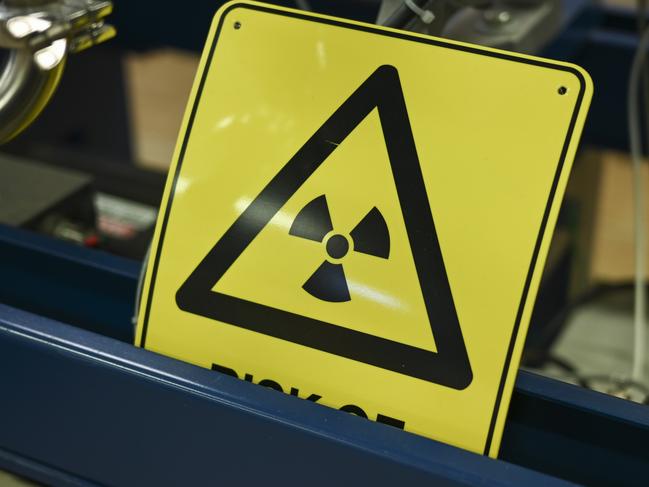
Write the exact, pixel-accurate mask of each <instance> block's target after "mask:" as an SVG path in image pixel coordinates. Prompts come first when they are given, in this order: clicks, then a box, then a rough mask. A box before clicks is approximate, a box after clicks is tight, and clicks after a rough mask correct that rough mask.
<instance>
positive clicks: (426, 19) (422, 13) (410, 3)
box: [403, 0, 435, 24]
mask: <svg viewBox="0 0 649 487" xmlns="http://www.w3.org/2000/svg"><path fill="white" fill-rule="evenodd" d="M403 3H405V4H406V7H408V8H409V9H410V10H412V11H413V12H414V13H415V15H417V16H418V17H419V18H420V19H421V21H422V22H423V23H424V24H430V23H431V22H432V21H433V20H435V14H434V13H433V12H431V11H430V10H428V9H426V10H425V9H423V8H421V7H420V6H419V5H417V4H416V3H415V2H414V0H403Z"/></svg>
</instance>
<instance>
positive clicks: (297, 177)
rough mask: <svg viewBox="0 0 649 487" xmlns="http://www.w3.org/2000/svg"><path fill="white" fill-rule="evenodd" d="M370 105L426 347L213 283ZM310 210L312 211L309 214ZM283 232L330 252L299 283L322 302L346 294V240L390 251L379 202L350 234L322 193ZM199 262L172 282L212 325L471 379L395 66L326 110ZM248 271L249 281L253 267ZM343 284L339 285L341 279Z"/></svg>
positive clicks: (431, 374) (360, 247)
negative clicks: (422, 313) (421, 307)
mask: <svg viewBox="0 0 649 487" xmlns="http://www.w3.org/2000/svg"><path fill="white" fill-rule="evenodd" d="M375 109H376V110H377V111H378V115H379V118H380V121H381V129H382V131H383V138H384V140H385V146H386V149H387V153H388V157H389V160H390V169H391V171H392V176H393V179H394V184H395V187H396V190H397V195H398V198H399V205H400V207H401V212H402V217H403V223H404V224H405V228H406V231H407V235H408V242H409V244H410V251H411V254H412V257H413V260H414V264H415V268H416V272H417V278H418V281H419V282H418V284H419V288H420V290H421V296H422V297H423V300H424V304H425V306H426V312H427V317H428V320H427V323H426V322H421V323H417V324H416V325H417V326H423V327H426V328H427V329H428V330H429V332H430V334H431V335H432V337H433V338H434V341H435V346H436V351H434V352H433V351H431V350H428V349H425V348H420V347H417V346H413V345H409V344H406V343H401V342H397V341H394V340H390V339H387V338H383V337H381V336H378V335H373V334H371V333H365V332H361V331H358V330H355V329H353V328H350V327H347V326H342V325H341V324H339V323H331V322H327V321H326V320H325V319H324V318H323V317H320V319H319V318H318V317H317V316H310V315H309V314H310V313H308V312H303V313H299V312H291V311H288V310H284V309H280V308H279V307H274V306H272V304H268V303H257V302H254V301H252V300H250V299H246V296H232V295H229V294H226V293H223V292H219V291H218V287H217V284H218V282H219V281H220V280H221V278H222V277H223V276H224V275H225V274H226V273H227V272H229V271H230V268H231V267H232V265H233V264H234V263H235V262H236V260H237V259H238V258H239V256H240V255H241V254H242V253H243V252H244V251H245V250H246V248H247V247H248V245H250V243H251V242H252V241H253V240H254V239H255V238H256V237H257V235H259V234H260V233H261V232H262V231H263V230H264V228H265V227H266V225H268V224H269V223H270V222H271V220H272V219H273V218H274V217H275V215H276V214H277V213H278V212H279V211H280V210H281V209H282V208H283V207H284V205H286V203H287V202H288V201H289V199H290V198H291V197H292V196H293V195H294V194H295V193H296V192H298V191H299V190H300V188H301V187H302V185H303V184H304V183H305V182H306V181H307V179H309V178H310V177H311V176H312V175H313V173H315V171H316V170H317V169H318V168H319V167H320V166H321V165H323V164H327V160H328V158H329V156H330V155H331V153H332V152H333V151H334V150H336V148H337V147H338V146H339V145H340V144H341V143H342V142H343V141H344V140H345V139H346V137H347V136H348V135H349V134H350V133H351V132H353V131H354V129H355V128H356V127H357V126H358V125H359V124H360V123H361V122H362V121H363V120H364V119H365V118H366V117H367V116H368V115H369V114H370V113H371V112H372V111H373V110H375ZM332 142H333V144H332ZM364 164H366V165H367V170H368V171H371V170H372V164H373V161H371V160H368V161H367V162H364ZM310 214H314V215H315V214H318V215H320V216H319V217H310V216H309V215H310ZM325 217H326V221H325ZM323 221H325V223H324V224H323V223H322V222H323ZM318 222H320V223H318ZM290 233H291V235H293V236H297V237H304V238H308V239H311V240H316V241H318V242H323V243H324V245H325V246H326V249H327V252H328V255H329V259H327V260H326V261H325V262H324V263H323V264H322V265H321V266H320V267H319V268H318V269H317V270H316V271H315V272H314V273H313V275H311V277H310V278H308V279H307V280H306V281H305V283H304V285H303V287H304V289H305V290H306V291H307V292H309V293H310V294H312V295H313V296H316V297H317V298H318V299H322V300H325V301H332V302H341V301H343V302H344V301H345V300H349V299H350V297H349V289H348V288H347V284H346V283H344V280H345V277H344V270H343V267H342V264H341V262H339V260H340V259H341V258H342V257H344V256H345V255H346V254H347V252H349V251H350V248H353V251H354V252H362V253H366V254H368V255H369V256H374V257H378V258H383V259H386V258H388V256H389V253H390V237H389V234H388V232H387V226H386V225H385V221H384V220H383V217H382V216H381V214H380V212H379V211H378V209H375V208H372V209H371V210H370V211H369V212H368V213H367V215H366V216H365V217H364V218H363V219H362V220H361V221H360V222H359V224H358V225H357V226H356V227H355V228H354V229H352V230H351V232H350V239H349V240H351V241H349V240H348V239H347V237H345V236H344V235H342V234H337V233H335V232H333V231H332V230H331V218H330V217H329V211H328V209H327V205H326V199H325V198H324V197H323V196H320V197H318V198H316V199H315V200H313V201H312V202H311V203H309V204H307V205H306V207H305V208H303V209H302V210H301V212H300V213H299V214H298V216H297V217H296V220H295V221H294V222H293V224H292V228H291V230H290ZM197 264H198V265H197V266H196V268H195V269H194V270H193V271H192V272H191V273H190V275H189V277H187V278H186V279H185V281H184V282H183V283H182V284H181V285H180V288H179V289H178V291H177V293H176V303H177V304H178V307H179V308H180V309H182V310H184V311H186V312H188V313H192V314H195V315H198V316H202V317H205V318H208V319H210V320H214V325H215V326H229V325H231V326H236V327H239V328H243V329H245V330H248V331H252V332H256V333H261V334H264V335H267V336H269V337H273V338H276V339H280V340H285V341H289V342H292V343H295V344H298V345H300V346H303V347H308V348H311V349H314V350H319V351H321V352H326V353H329V354H334V355H338V356H340V357H344V358H347V359H349V360H352V361H355V362H358V363H365V364H369V365H371V366H374V367H380V368H382V369H385V370H389V371H392V372H394V373H397V374H402V375H406V376H410V377H412V378H416V379H420V380H424V381H428V382H432V383H435V384H439V385H442V386H445V387H451V388H453V389H465V388H466V387H468V386H469V384H471V382H472V381H473V372H472V370H471V364H470V363H469V356H468V354H467V350H466V346H465V343H464V337H463V336H462V330H461V329H460V323H459V320H458V316H457V312H456V310H455V302H454V300H453V294H452V292H451V287H450V284H449V280H448V276H447V274H446V267H445V265H444V259H443V256H442V250H441V248H440V243H439V239H438V238H437V231H436V229H435V222H434V219H433V215H432V212H431V209H430V202H429V199H428V195H427V193H426V185H425V184H424V178H423V174H422V171H421V167H420V163H419V157H418V155H417V149H416V146H415V141H414V138H413V135H412V130H411V127H410V120H409V118H408V111H407V109H406V102H405V99H404V95H403V91H402V89H401V82H400V80H399V74H398V72H397V70H396V68H394V67H393V66H387V65H385V66H380V67H379V68H377V69H376V71H374V72H373V73H372V74H371V75H370V76H369V77H368V78H367V79H366V80H365V81H364V82H363V83H362V84H361V85H360V86H359V87H358V88H357V89H356V90H355V91H354V92H353V93H352V94H351V95H350V96H349V97H348V98H347V99H346V100H345V101H344V102H343V103H342V105H340V106H339V107H338V108H337V109H336V110H335V111H334V112H333V114H332V115H331V116H330V117H329V118H328V119H327V120H326V121H325V122H324V123H323V124H322V125H321V126H320V128H318V129H317V130H316V131H315V132H314V133H313V135H312V136H311V137H310V138H309V139H308V140H307V141H306V142H305V143H304V145H303V146H302V147H300V148H299V149H298V150H297V152H296V153H295V154H294V155H293V157H291V159H290V160H289V161H288V162H286V163H285V164H284V166H283V167H282V169H280V171H279V172H278V173H277V174H276V175H275V176H274V177H273V178H272V179H271V180H270V181H269V182H268V184H267V185H266V186H265V187H264V188H263V189H262V190H261V192H260V193H259V194H258V195H257V197H256V198H255V199H254V200H253V201H252V202H251V203H250V205H248V207H247V208H246V209H245V210H244V211H243V212H242V213H241V214H240V215H239V217H238V218H237V219H236V221H234V223H232V225H231V226H230V227H229V228H228V229H227V231H226V232H225V233H224V234H223V235H222V236H221V237H220V238H219V240H218V241H217V242H216V243H215V244H214V246H213V247H212V248H211V249H210V251H209V252H208V253H207V255H205V257H204V258H203V259H202V260H201V261H200V262H199V263H197ZM249 279H250V282H251V283H254V280H255V276H249ZM334 282H338V283H339V285H338V287H336V286H332V283H334ZM342 283H344V285H340V284H342ZM251 285H253V284H251ZM296 292H297V291H296Z"/></svg>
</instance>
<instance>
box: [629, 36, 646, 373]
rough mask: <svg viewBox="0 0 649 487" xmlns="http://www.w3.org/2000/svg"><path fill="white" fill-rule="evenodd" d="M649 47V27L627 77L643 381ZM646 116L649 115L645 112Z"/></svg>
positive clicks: (637, 347) (638, 364)
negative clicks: (647, 67)
mask: <svg viewBox="0 0 649 487" xmlns="http://www.w3.org/2000/svg"><path fill="white" fill-rule="evenodd" d="M648 47H649V28H647V29H645V30H644V32H643V33H642V36H641V37H640V42H639V44H638V49H637V51H636V53H635V56H634V58H633V65H632V66H631V75H630V77H629V93H628V116H629V140H630V145H631V158H632V160H633V199H634V227H635V296H634V310H633V327H634V337H633V339H634V344H633V367H632V370H631V377H632V378H633V380H634V381H636V382H642V380H643V376H644V363H645V355H646V338H645V334H646V323H645V320H646V299H647V296H646V288H645V282H644V281H645V272H646V261H645V259H646V255H647V250H646V249H647V244H646V238H647V237H646V223H647V222H646V216H645V191H644V189H645V188H644V180H643V178H642V138H641V135H640V131H641V127H640V114H639V106H640V103H639V102H640V95H639V92H640V86H641V80H642V71H643V68H644V64H645V60H646V53H647V48H648ZM647 115H648V116H649V114H647Z"/></svg>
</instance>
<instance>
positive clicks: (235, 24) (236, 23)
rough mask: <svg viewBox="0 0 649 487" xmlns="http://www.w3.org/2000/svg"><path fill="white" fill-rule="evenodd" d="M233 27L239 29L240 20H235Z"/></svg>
mask: <svg viewBox="0 0 649 487" xmlns="http://www.w3.org/2000/svg"><path fill="white" fill-rule="evenodd" d="M234 28H235V29H236V30H239V29H241V22H239V21H238V20H237V21H236V22H235V23H234Z"/></svg>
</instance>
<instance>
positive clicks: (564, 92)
mask: <svg viewBox="0 0 649 487" xmlns="http://www.w3.org/2000/svg"><path fill="white" fill-rule="evenodd" d="M557 93H559V94H560V95H565V94H566V93H568V88H566V87H565V86H559V89H558V90H557Z"/></svg>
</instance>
